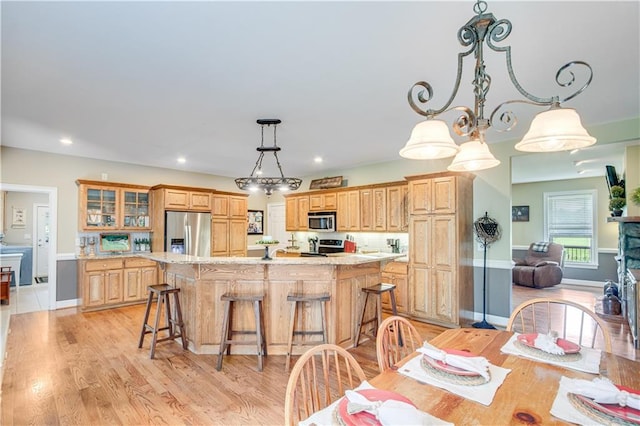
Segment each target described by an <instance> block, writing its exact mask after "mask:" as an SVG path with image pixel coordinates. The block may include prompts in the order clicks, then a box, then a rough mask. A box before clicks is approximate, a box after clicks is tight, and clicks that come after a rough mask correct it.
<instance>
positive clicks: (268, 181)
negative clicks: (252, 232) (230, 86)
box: [235, 118, 302, 195]
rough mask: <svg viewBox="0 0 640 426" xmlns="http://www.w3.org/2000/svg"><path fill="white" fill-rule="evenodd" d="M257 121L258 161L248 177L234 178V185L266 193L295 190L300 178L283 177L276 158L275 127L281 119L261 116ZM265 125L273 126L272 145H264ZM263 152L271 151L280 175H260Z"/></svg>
mask: <svg viewBox="0 0 640 426" xmlns="http://www.w3.org/2000/svg"><path fill="white" fill-rule="evenodd" d="M257 123H258V124H259V125H260V130H261V138H260V146H259V147H258V148H256V150H257V151H258V152H259V153H260V155H258V161H256V165H255V166H253V170H252V171H251V175H250V176H249V177H240V178H237V179H236V180H235V181H236V185H238V188H240V189H242V190H249V191H264V193H265V194H267V195H271V194H273V191H290V190H291V191H295V190H296V189H298V188H300V184H301V183H302V179H298V178H293V177H285V176H284V173H283V172H282V166H281V165H280V160H279V159H278V152H279V151H280V150H281V148H280V147H279V146H278V145H277V142H276V127H277V126H278V124H280V123H282V121H281V120H279V119H277V118H276V119H273V118H268V119H267V118H263V119H259V120H257ZM265 126H267V127H270V126H273V146H264V128H265ZM265 152H271V153H273V156H274V157H275V161H276V164H277V166H278V171H280V176H278V177H265V176H262V173H263V171H262V160H263V159H264V153H265Z"/></svg>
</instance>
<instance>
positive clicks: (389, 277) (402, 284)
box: [382, 262, 409, 315]
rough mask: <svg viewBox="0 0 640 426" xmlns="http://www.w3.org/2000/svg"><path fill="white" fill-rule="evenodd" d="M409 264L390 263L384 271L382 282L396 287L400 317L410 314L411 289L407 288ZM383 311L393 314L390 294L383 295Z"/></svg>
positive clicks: (395, 292)
mask: <svg viewBox="0 0 640 426" xmlns="http://www.w3.org/2000/svg"><path fill="white" fill-rule="evenodd" d="M408 271H409V264H408V263H407V262H389V263H387V265H386V266H385V267H384V268H383V270H382V282H383V283H386V284H393V285H395V286H396V288H395V290H394V294H395V297H396V308H397V309H398V314H399V315H405V314H408V312H409V309H408V300H409V289H408V287H407V285H408V284H407V276H408ZM382 309H384V310H385V311H387V312H392V309H391V297H390V296H389V292H385V293H383V294H382Z"/></svg>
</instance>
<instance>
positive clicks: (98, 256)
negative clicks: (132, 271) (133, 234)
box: [76, 251, 151, 260]
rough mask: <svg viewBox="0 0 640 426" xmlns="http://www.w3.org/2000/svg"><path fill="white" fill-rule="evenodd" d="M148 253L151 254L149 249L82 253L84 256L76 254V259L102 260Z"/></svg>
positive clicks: (145, 255)
mask: <svg viewBox="0 0 640 426" xmlns="http://www.w3.org/2000/svg"><path fill="white" fill-rule="evenodd" d="M149 254H151V252H150V251H136V252H129V253H113V254H104V253H102V254H96V255H95V256H89V255H87V254H86V255H84V256H79V255H77V254H76V259H81V260H102V259H118V258H123V257H128V258H129V257H144V258H146V257H147V256H148V255H149Z"/></svg>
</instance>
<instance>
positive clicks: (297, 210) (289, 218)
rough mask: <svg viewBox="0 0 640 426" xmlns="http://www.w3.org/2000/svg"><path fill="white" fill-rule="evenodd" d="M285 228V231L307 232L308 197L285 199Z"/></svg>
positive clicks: (294, 196)
mask: <svg viewBox="0 0 640 426" xmlns="http://www.w3.org/2000/svg"><path fill="white" fill-rule="evenodd" d="M285 209H286V228H287V231H307V230H308V229H309V223H308V220H307V216H308V214H309V196H308V195H302V196H301V195H289V196H287V198H286V207H285Z"/></svg>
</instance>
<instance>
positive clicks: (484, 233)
mask: <svg viewBox="0 0 640 426" xmlns="http://www.w3.org/2000/svg"><path fill="white" fill-rule="evenodd" d="M473 229H474V231H475V234H476V239H477V240H478V241H479V242H480V243H481V244H482V246H483V248H484V263H483V266H482V321H480V322H474V323H473V324H471V325H472V326H473V327H475V328H488V329H495V327H494V326H492V325H491V324H489V323H488V322H487V247H488V246H489V245H491V244H493V243H495V242H496V241H498V240H499V239H500V236H501V233H502V231H501V230H500V225H498V222H496V220H495V219H493V218H490V217H489V214H488V213H487V212H485V213H484V216H482V217H481V218H479V219H478V220H476V221H475V222H473Z"/></svg>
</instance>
